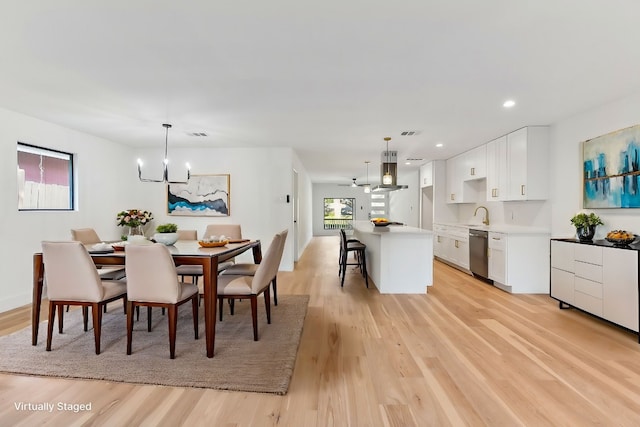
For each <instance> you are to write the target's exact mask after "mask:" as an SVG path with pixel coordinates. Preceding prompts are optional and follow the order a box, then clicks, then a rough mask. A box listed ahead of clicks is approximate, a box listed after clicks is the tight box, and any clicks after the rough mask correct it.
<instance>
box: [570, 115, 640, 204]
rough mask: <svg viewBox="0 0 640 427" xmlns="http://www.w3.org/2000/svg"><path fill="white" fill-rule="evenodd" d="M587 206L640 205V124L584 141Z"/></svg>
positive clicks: (585, 197) (584, 200) (584, 196)
mask: <svg viewBox="0 0 640 427" xmlns="http://www.w3.org/2000/svg"><path fill="white" fill-rule="evenodd" d="M582 158H583V162H584V163H583V173H584V192H583V203H584V207H585V208H592V209H593V208H639V207H640V125H636V126H632V127H629V128H626V129H621V130H618V131H616V132H612V133H608V134H606V135H602V136H599V137H597V138H593V139H590V140H588V141H585V142H584V143H583V157H582Z"/></svg>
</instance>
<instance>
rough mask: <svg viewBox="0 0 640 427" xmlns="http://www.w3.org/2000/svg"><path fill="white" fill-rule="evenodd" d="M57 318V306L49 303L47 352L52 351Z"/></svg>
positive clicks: (51, 302)
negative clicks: (54, 325) (54, 326)
mask: <svg viewBox="0 0 640 427" xmlns="http://www.w3.org/2000/svg"><path fill="white" fill-rule="evenodd" d="M55 318H56V304H55V303H54V302H53V301H49V324H48V325H47V351H51V338H52V336H53V322H54V321H55Z"/></svg>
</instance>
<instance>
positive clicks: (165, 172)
mask: <svg viewBox="0 0 640 427" xmlns="http://www.w3.org/2000/svg"><path fill="white" fill-rule="evenodd" d="M162 126H163V127H164V128H165V129H166V132H165V137H164V161H163V162H162V179H150V178H143V177H142V165H143V163H142V160H140V159H138V179H139V180H140V181H142V182H165V183H167V184H188V183H189V179H190V178H191V166H189V163H187V179H186V181H169V157H168V147H169V129H170V128H171V125H170V124H168V123H163V124H162Z"/></svg>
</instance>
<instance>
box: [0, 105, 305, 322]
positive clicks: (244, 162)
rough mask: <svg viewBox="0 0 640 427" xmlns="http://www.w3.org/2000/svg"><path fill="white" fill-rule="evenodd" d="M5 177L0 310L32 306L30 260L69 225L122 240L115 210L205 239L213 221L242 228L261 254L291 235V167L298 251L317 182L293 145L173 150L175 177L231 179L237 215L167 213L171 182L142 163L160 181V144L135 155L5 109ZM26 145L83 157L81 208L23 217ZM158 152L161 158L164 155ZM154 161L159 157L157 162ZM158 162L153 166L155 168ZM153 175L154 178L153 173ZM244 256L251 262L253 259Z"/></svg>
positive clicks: (65, 236) (0, 185)
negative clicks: (140, 174)
mask: <svg viewBox="0 0 640 427" xmlns="http://www.w3.org/2000/svg"><path fill="white" fill-rule="evenodd" d="M0 141H1V142H0V150H2V151H1V152H0V159H1V160H0V166H1V171H2V172H1V173H2V175H3V179H2V180H0V189H1V191H2V193H1V194H2V196H3V197H2V200H3V201H4V206H3V209H2V210H0V231H1V237H2V241H3V242H4V243H5V244H3V245H0V269H1V271H2V272H3V278H4V280H2V281H1V282H0V312H2V311H6V310H9V309H12V308H15V307H19V306H21V305H24V304H28V303H30V302H31V295H32V289H33V288H32V255H33V253H35V252H38V251H40V242H41V241H42V240H69V239H70V229H71V228H81V227H93V228H95V229H96V231H97V232H98V234H99V235H100V237H101V238H103V239H104V240H115V239H118V238H119V236H120V234H121V233H122V232H123V229H122V228H120V227H118V226H117V225H116V214H117V212H119V211H121V210H124V209H132V208H139V209H146V210H150V211H152V212H153V214H154V217H155V219H154V221H153V223H152V224H151V226H150V227H148V228H147V230H146V233H147V235H150V234H152V233H153V231H154V228H155V226H156V225H157V224H160V223H163V222H174V223H176V224H178V226H179V227H180V228H185V229H196V230H198V232H199V233H200V234H202V233H203V232H204V229H205V228H206V225H207V224H209V223H212V222H225V223H240V224H242V229H243V230H242V231H243V234H244V235H245V236H248V237H251V238H257V239H260V240H262V242H263V245H264V246H263V250H266V247H267V246H268V245H269V243H270V242H271V239H272V238H273V236H274V234H275V233H277V232H279V231H281V230H283V229H285V228H288V229H289V236H291V235H292V232H291V230H292V221H293V219H292V204H291V203H287V202H286V196H287V194H289V195H291V194H292V188H293V168H294V165H295V167H296V170H297V171H298V180H299V197H300V199H301V203H300V211H301V212H300V224H299V230H301V232H300V233H299V236H298V246H299V252H300V251H302V250H303V249H304V247H305V246H306V244H307V243H308V242H309V240H310V239H311V183H310V180H309V178H308V175H307V173H306V171H305V170H304V167H303V166H302V165H301V164H300V162H299V159H297V157H296V156H295V153H294V152H293V150H292V149H290V148H250V149H249V148H248V149H239V148H238V149H195V148H191V149H189V148H183V149H172V150H171V151H170V153H169V157H170V160H171V165H175V167H172V168H170V170H171V171H175V174H174V176H173V177H172V178H173V179H181V176H180V172H182V170H181V169H182V168H180V165H183V164H184V162H185V161H186V160H188V161H189V162H190V163H191V166H192V172H193V173H194V174H216V173H228V174H231V211H230V213H231V216H229V217H216V218H213V217H182V216H180V217H179V216H168V215H167V205H166V203H167V197H166V189H165V185H164V184H161V183H141V182H139V181H138V178H137V172H136V168H135V165H136V159H137V158H138V157H140V158H143V159H145V160H146V165H148V168H147V167H145V170H144V172H145V175H148V176H150V177H158V175H159V172H160V163H159V158H161V157H162V153H161V152H162V151H163V150H162V147H161V146H159V147H158V148H153V149H144V150H134V149H131V147H127V146H124V145H121V144H117V143H113V142H110V141H107V140H104V139H101V138H97V137H94V136H91V135H87V134H83V133H80V132H76V131H73V130H70V129H65V128H62V127H60V126H57V125H53V124H51V123H47V122H43V121H40V120H37V119H34V118H31V117H27V116H24V115H21V114H17V113H14V112H10V111H6V110H1V109H0ZM18 141H20V142H24V143H28V144H33V145H39V146H43V147H46V148H52V149H57V150H61V151H67V152H71V153H74V154H76V156H77V164H76V166H77V183H78V189H77V192H78V210H77V211H73V212H18V210H17V192H16V188H17V182H16V172H15V171H16V159H17V154H16V143H17V142H18ZM159 152H160V153H159ZM154 156H155V157H157V158H155V162H154ZM154 165H155V169H153V170H152V168H153V166H154ZM154 175H155V176H154ZM293 247H294V245H293V241H292V239H289V238H288V239H287V245H286V247H285V252H284V254H283V261H282V263H281V266H280V268H281V269H282V270H289V271H290V270H292V269H293V260H294V254H293ZM243 256H244V257H246V258H247V259H251V255H250V254H244V255H243Z"/></svg>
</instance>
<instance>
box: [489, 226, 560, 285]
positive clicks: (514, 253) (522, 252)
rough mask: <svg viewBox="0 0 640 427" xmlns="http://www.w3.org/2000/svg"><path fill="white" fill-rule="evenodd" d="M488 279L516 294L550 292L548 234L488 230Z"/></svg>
mask: <svg viewBox="0 0 640 427" xmlns="http://www.w3.org/2000/svg"><path fill="white" fill-rule="evenodd" d="M489 278H490V279H491V280H493V284H494V285H495V286H496V287H497V288H500V289H502V290H504V291H507V292H511V293H514V294H546V293H549V235H548V234H545V233H542V234H540V233H534V234H527V233H497V232H489Z"/></svg>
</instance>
